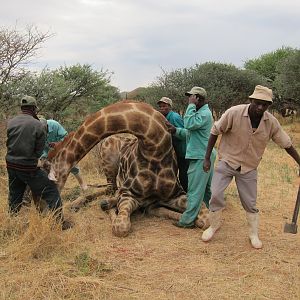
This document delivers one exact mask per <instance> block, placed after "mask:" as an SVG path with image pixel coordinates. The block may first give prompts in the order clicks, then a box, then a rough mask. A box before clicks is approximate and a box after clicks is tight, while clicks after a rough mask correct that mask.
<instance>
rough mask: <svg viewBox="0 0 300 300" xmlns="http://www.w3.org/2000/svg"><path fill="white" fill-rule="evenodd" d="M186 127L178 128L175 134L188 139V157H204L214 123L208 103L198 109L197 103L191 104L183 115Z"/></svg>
mask: <svg viewBox="0 0 300 300" xmlns="http://www.w3.org/2000/svg"><path fill="white" fill-rule="evenodd" d="M183 121H184V128H176V133H175V136H177V137H179V138H181V139H186V156H185V157H186V158H187V159H204V157H205V153H206V148H207V143H208V139H209V135H210V130H211V127H212V124H213V117H212V113H211V111H210V109H209V107H208V104H205V105H203V106H202V107H201V108H200V109H198V110H196V105H195V104H189V105H188V107H187V109H186V112H185V114H184V117H183Z"/></svg>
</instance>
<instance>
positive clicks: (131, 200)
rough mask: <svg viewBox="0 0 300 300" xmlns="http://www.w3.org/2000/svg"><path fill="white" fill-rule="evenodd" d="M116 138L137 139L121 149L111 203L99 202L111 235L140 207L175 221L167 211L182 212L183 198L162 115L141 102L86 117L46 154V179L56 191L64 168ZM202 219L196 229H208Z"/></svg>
mask: <svg viewBox="0 0 300 300" xmlns="http://www.w3.org/2000/svg"><path fill="white" fill-rule="evenodd" d="M117 133H130V134H133V135H135V136H136V138H137V139H136V140H135V141H134V142H132V144H130V147H122V149H121V151H120V164H119V168H118V175H117V181H118V184H119V188H118V189H117V191H116V194H115V197H114V198H113V199H112V200H110V201H104V202H103V203H102V208H103V209H105V210H108V211H109V212H110V216H111V219H112V231H113V233H114V234H115V235H116V236H126V235H128V233H129V232H130V229H131V221H130V216H131V214H132V212H133V211H135V210H136V209H138V208H140V207H148V208H149V211H150V212H151V213H152V214H154V215H163V216H167V217H170V218H174V219H177V220H178V219H179V217H180V214H179V213H178V212H171V211H169V210H168V209H167V208H173V209H174V210H177V211H179V212H183V211H184V210H185V208H186V194H185V192H184V191H183V189H182V187H181V185H180V184H179V181H178V178H177V173H178V168H177V162H176V156H175V152H174V149H173V146H172V141H171V135H170V134H169V132H168V131H167V127H166V125H165V119H164V117H163V115H162V114H161V113H159V112H158V111H156V110H155V109H153V107H152V106H150V105H148V104H146V103H140V102H129V101H123V102H118V103H115V104H112V105H109V106H107V107H105V108H103V109H101V110H100V111H98V112H96V113H95V114H93V115H90V116H89V117H88V118H87V119H86V120H85V122H84V123H83V124H82V125H81V126H80V127H79V129H78V130H77V131H76V132H74V133H72V134H70V135H69V136H68V137H67V138H66V139H65V140H64V141H63V142H62V143H61V144H60V145H58V146H57V147H56V149H55V150H54V151H53V152H52V153H50V154H49V158H50V159H51V170H50V174H49V176H50V178H52V179H53V180H56V181H57V184H58V186H59V188H60V189H61V188H62V187H63V186H64V184H65V181H66V179H67V176H68V174H69V172H70V169H71V168H72V167H73V166H74V165H75V164H77V163H78V162H79V161H80V160H81V159H82V158H83V157H84V156H85V155H86V154H87V153H88V152H89V151H90V150H91V149H92V148H93V147H94V146H95V145H96V144H97V143H98V142H99V141H101V140H103V139H104V138H106V137H108V136H110V135H113V134H117ZM114 207H116V208H117V210H116V211H115V210H114ZM207 215H208V210H207V209H206V208H204V207H202V209H201V211H200V213H199V215H198V219H197V221H196V224H197V225H198V226H199V227H203V228H205V227H207V226H208V218H207Z"/></svg>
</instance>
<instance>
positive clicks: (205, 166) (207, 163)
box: [203, 158, 210, 173]
mask: <svg viewBox="0 0 300 300" xmlns="http://www.w3.org/2000/svg"><path fill="white" fill-rule="evenodd" d="M209 170H210V159H208V158H204V161H203V171H204V172H206V173H207V172H208V171H209Z"/></svg>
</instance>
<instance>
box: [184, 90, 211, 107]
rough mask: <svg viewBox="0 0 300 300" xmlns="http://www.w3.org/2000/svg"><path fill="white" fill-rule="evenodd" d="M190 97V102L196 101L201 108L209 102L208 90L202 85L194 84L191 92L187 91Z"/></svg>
mask: <svg viewBox="0 0 300 300" xmlns="http://www.w3.org/2000/svg"><path fill="white" fill-rule="evenodd" d="M185 95H186V96H188V97H189V103H194V104H195V105H196V108H197V109H199V108H200V107H201V106H203V105H204V104H205V102H207V93H206V90H205V89H204V88H202V87H200V86H194V87H193V88H192V89H191V90H190V91H189V92H186V93H185Z"/></svg>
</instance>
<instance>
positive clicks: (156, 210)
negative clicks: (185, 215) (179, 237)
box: [147, 207, 182, 221]
mask: <svg viewBox="0 0 300 300" xmlns="http://www.w3.org/2000/svg"><path fill="white" fill-rule="evenodd" d="M147 213H148V214H149V215H151V216H155V217H162V218H167V219H171V220H176V221H179V219H180V217H181V215H182V214H181V213H179V212H176V211H173V210H171V209H168V208H165V207H150V208H149V209H148V210H147Z"/></svg>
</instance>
